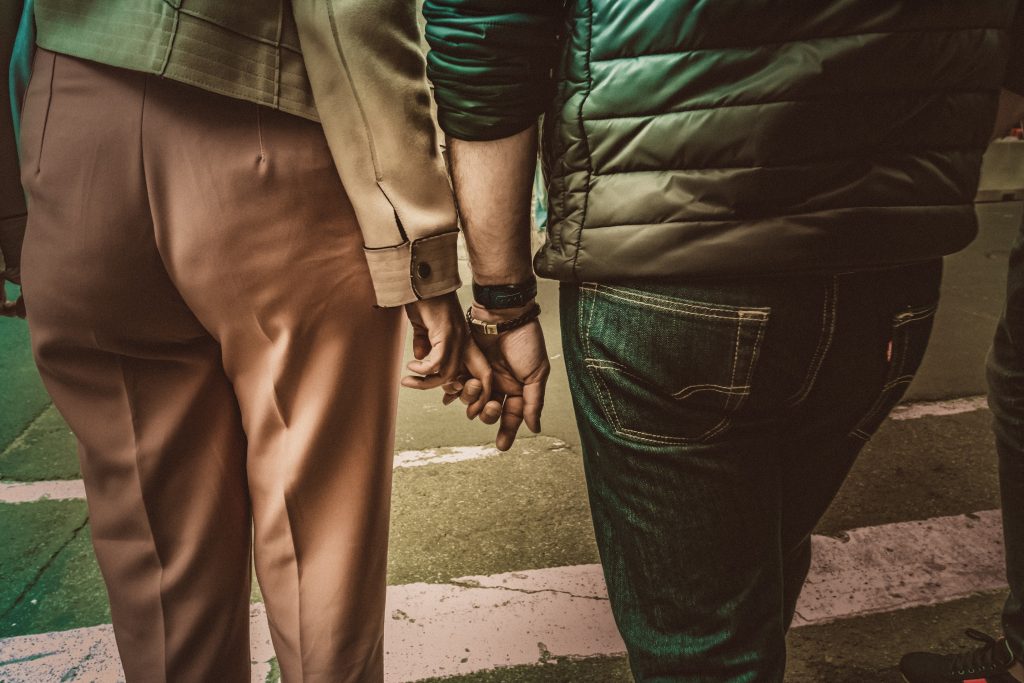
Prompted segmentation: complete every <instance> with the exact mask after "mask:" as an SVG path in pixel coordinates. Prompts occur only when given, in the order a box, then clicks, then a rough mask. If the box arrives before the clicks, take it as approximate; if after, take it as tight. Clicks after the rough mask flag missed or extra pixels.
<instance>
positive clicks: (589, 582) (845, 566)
mask: <svg viewBox="0 0 1024 683" xmlns="http://www.w3.org/2000/svg"><path fill="white" fill-rule="evenodd" d="M813 544H814V561H813V564H812V567H811V575H810V577H809V578H808V581H807V585H806V586H805V588H804V591H803V593H802V595H801V598H800V603H799V605H798V607H797V617H796V621H795V624H794V626H796V627H801V626H808V625H812V624H822V623H827V622H831V621H836V620H841V619H848V618H851V617H855V616H861V615H866V614H874V613H878V612H887V611H895V610H900V609H906V608H909V607H918V606H922V605H931V604H938V603H942V602H948V601H950V600H955V599H958V598H963V597H966V596H968V595H971V594H974V593H977V592H984V591H992V590H997V589H1001V588H1003V587H1005V580H1004V577H1003V571H1004V569H1003V552H1002V531H1001V525H1000V517H999V512H998V511H997V510H989V511H985V512H979V513H977V514H969V515H957V516H952V517H938V518H935V519H930V520H923V521H914V522H900V523H895V524H885V525H880V526H875V527H865V528H862V529H855V530H853V531H849V532H845V533H843V534H839V535H837V536H835V537H825V536H815V537H814V538H813ZM387 617H388V618H387V620H386V626H385V646H386V649H387V655H386V657H387V659H386V661H387V664H386V667H387V674H386V681H387V682H388V683H409V682H411V681H417V680H421V679H423V678H428V677H433V676H452V675H459V674H468V673H472V672H474V671H483V670H489V669H494V668H497V667H503V666H516V665H524V664H542V663H544V662H546V661H549V660H550V659H551V658H554V657H591V656H601V655H606V656H607V655H618V654H622V653H623V652H624V646H623V644H622V641H621V639H620V638H619V635H618V633H617V631H616V629H615V625H614V622H613V621H612V616H611V611H610V609H609V606H608V599H607V593H606V590H605V585H604V581H603V578H602V575H601V569H600V566H599V565H580V566H575V567H553V568H547V569H533V570H529V571H519V572H508V573H503V574H496V575H491V576H471V577H463V578H460V579H454V580H452V581H450V582H448V583H441V584H430V583H414V584H407V585H400V586H390V587H389V588H388V602H387ZM252 626H253V629H252V655H253V661H254V662H256V663H258V668H254V671H253V680H254V681H257V680H258V681H263V680H265V679H266V675H267V672H268V671H269V669H268V664H267V662H268V661H269V660H270V659H271V658H272V657H273V648H272V646H271V643H270V635H269V634H270V632H269V628H268V626H267V622H266V614H265V612H264V609H263V606H262V605H260V604H256V605H253V607H252ZM120 676H121V674H120V668H119V664H118V663H117V657H116V649H115V647H114V643H113V634H112V631H111V629H110V627H109V626H95V627H91V628H84V629H76V630H73V631H63V632H54V633H46V634H39V635H30V636H18V637H14V638H9V639H6V640H0V680H3V681H5V682H7V683H34V682H36V681H40V680H65V681H104V682H105V681H118V680H121V678H120Z"/></svg>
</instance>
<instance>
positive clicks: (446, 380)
mask: <svg viewBox="0 0 1024 683" xmlns="http://www.w3.org/2000/svg"><path fill="white" fill-rule="evenodd" d="M405 311H406V314H407V315H408V316H409V322H411V323H412V352H413V356H415V358H416V360H413V361H411V362H410V363H409V365H408V366H407V367H408V368H409V370H410V371H412V372H414V373H416V375H410V376H407V377H403V378H402V386H405V387H410V388H412V389H433V388H434V387H440V386H442V385H452V384H453V383H455V384H456V385H461V383H462V379H464V375H465V374H467V373H468V374H469V375H471V376H472V377H474V378H476V380H477V381H478V383H479V386H480V387H481V389H480V392H479V393H480V395H479V396H478V397H477V399H476V400H475V401H473V402H471V405H470V406H469V411H470V412H472V413H473V414H479V413H480V412H481V411H482V410H483V409H484V406H485V404H486V403H487V398H488V396H489V395H490V391H491V374H492V373H491V366H490V365H489V364H488V363H487V359H486V358H484V355H483V353H481V352H480V349H479V348H477V346H476V344H475V343H473V339H472V338H471V337H470V335H469V330H468V329H467V327H466V319H465V317H464V314H463V312H462V308H461V306H460V305H459V298H458V296H457V295H456V294H455V293H454V292H452V293H451V294H445V295H443V296H438V297H434V298H432V299H423V300H421V301H416V302H413V303H411V304H407V305H406V307H405Z"/></svg>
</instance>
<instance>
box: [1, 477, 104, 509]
mask: <svg viewBox="0 0 1024 683" xmlns="http://www.w3.org/2000/svg"><path fill="white" fill-rule="evenodd" d="M77 498H85V485H84V484H83V483H82V480H81V479H68V480H63V479H62V480H57V481H30V482H0V503H35V502H37V501H40V500H74V499H77Z"/></svg>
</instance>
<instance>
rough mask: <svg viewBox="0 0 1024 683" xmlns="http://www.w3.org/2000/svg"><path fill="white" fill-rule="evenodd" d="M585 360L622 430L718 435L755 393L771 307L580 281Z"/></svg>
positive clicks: (671, 437) (691, 437)
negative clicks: (754, 379)
mask: <svg viewBox="0 0 1024 683" xmlns="http://www.w3.org/2000/svg"><path fill="white" fill-rule="evenodd" d="M580 295H581V297H583V301H581V305H580V306H579V314H580V321H579V324H580V327H581V333H582V338H583V342H584V364H585V365H586V367H587V368H588V372H589V374H590V376H591V377H592V378H593V380H594V385H595V390H596V393H597V399H598V403H599V405H600V406H601V408H602V412H603V413H604V417H605V419H606V421H607V422H608V424H609V425H610V426H611V428H612V429H613V430H614V432H615V433H616V434H618V435H619V436H621V437H623V438H626V439H630V440H634V441H639V442H643V443H649V444H656V445H672V444H686V443H697V442H702V441H708V440H710V439H712V438H714V437H716V436H719V435H721V434H722V433H723V432H725V430H726V429H727V428H728V426H729V422H730V419H731V417H732V416H733V415H734V414H735V413H736V412H737V411H738V410H739V409H740V408H741V407H742V406H743V404H744V402H745V401H746V398H747V396H748V395H749V394H750V385H751V380H752V377H753V374H754V367H755V365H756V362H757V357H758V354H759V352H760V349H761V343H762V341H763V338H764V332H765V329H766V327H767V324H768V318H769V313H770V311H769V309H768V308H758V307H737V306H728V305H723V304H717V303H704V302H698V301H691V300H687V299H683V298H676V297H675V296H667V295H664V294H660V293H658V294H655V293H651V292H647V291H644V290H639V289H633V288H628V287H619V286H612V285H597V284H584V285H582V287H581V289H580Z"/></svg>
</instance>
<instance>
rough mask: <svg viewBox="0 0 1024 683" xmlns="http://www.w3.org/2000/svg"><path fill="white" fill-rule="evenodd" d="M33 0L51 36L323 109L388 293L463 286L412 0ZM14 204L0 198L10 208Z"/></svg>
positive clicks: (51, 42) (54, 41)
mask: <svg viewBox="0 0 1024 683" xmlns="http://www.w3.org/2000/svg"><path fill="white" fill-rule="evenodd" d="M0 2H2V3H3V5H4V7H3V10H4V11H3V16H4V17H7V16H14V15H15V14H16V13H17V9H16V8H12V7H11V4H12V2H13V3H14V4H15V5H18V6H23V5H24V0H0ZM34 2H35V10H34V13H35V23H36V28H37V38H36V42H37V44H38V45H40V46H42V47H44V48H47V49H49V50H53V51H54V52H61V53H64V54H68V55H72V56H75V57H80V58H83V59H90V60H93V61H97V62H101V63H104V64H109V65H112V66H118V67H122V68H127V69H133V70H137V71H143V72H147V73H153V74H159V75H161V76H164V77H167V78H171V79H174V80H178V81H182V82H185V83H189V84H191V85H195V86H197V87H200V88H203V89H205V90H210V91H213V92H217V93H221V94H224V95H228V96H230V97H236V98H239V99H244V100H248V101H252V102H257V103H259V104H263V105H266V106H269V107H273V108H275V109H280V110H282V111H285V112H288V113H291V114H295V115H297V116H303V117H305V118H309V119H313V120H319V121H320V122H321V123H322V125H323V127H324V133H325V135H326V137H327V141H328V144H329V145H330V148H331V152H332V154H333V156H334V160H335V164H336V166H337V168H338V172H339V174H340V176H341V180H342V183H343V184H344V186H345V189H346V191H347V192H348V194H349V197H350V198H351V200H352V204H353V206H354V207H355V211H356V215H357V216H358V218H359V223H360V226H361V228H362V232H363V241H364V245H365V254H366V260H367V262H368V263H369V266H370V272H371V276H372V278H373V283H374V288H375V290H376V293H377V303H378V304H379V305H381V306H397V305H401V304H405V303H408V302H411V301H415V300H417V299H421V298H428V297H433V296H437V295H440V294H444V293H447V292H451V291H453V290H455V289H457V288H458V286H459V284H460V283H459V276H458V262H457V254H456V239H457V234H458V233H457V230H458V228H457V218H456V212H455V204H454V200H453V198H452V193H451V187H450V185H449V182H448V176H447V173H446V171H445V166H444V161H443V159H442V156H441V153H440V149H439V145H438V140H437V135H436V129H435V127H434V124H433V120H432V117H431V110H430V94H429V90H428V86H427V81H426V76H425V66H424V59H423V55H422V52H421V50H420V34H419V27H418V24H417V21H416V3H415V0H248V2H245V3H233V2H223V0H135V1H134V3H133V4H132V7H131V9H130V10H128V9H125V7H126V5H125V4H124V3H114V2H89V3H83V2H80V0H34ZM7 39H8V36H7V32H2V33H0V40H7ZM0 55H3V58H4V59H7V57H9V56H10V55H11V45H10V44H0ZM6 66H7V62H0V68H2V67H6ZM3 71H4V72H6V71H7V69H6V68H3ZM12 149H13V136H12V135H7V136H3V135H0V159H2V158H3V157H4V156H5V155H8V154H10V153H11V151H12ZM10 175H12V173H11V171H10V168H9V165H8V166H4V170H3V177H0V183H2V185H3V186H4V188H3V189H2V190H0V197H7V196H8V195H17V193H12V192H10V191H9V188H10V186H11V185H12V183H16V182H17V179H16V178H11V177H9V176H10ZM296 191H297V192H301V188H296ZM8 203H12V202H8ZM15 208H16V207H13V203H12V207H8V206H0V219H3V218H5V217H8V213H9V212H12V211H13V210H14V209H15Z"/></svg>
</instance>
